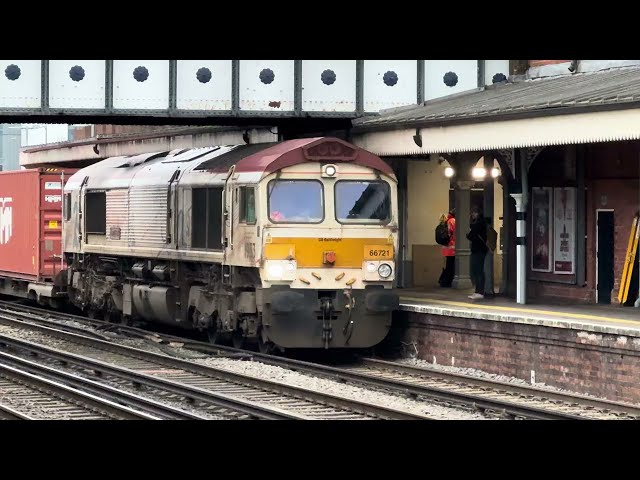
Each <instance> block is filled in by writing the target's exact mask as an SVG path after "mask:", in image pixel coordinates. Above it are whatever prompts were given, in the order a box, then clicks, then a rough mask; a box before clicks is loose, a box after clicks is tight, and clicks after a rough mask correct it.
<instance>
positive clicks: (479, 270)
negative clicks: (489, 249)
mask: <svg viewBox="0 0 640 480" xmlns="http://www.w3.org/2000/svg"><path fill="white" fill-rule="evenodd" d="M485 255H486V254H485V253H484V252H471V281H472V282H473V284H474V285H475V286H476V293H479V294H480V295H484V257H485Z"/></svg>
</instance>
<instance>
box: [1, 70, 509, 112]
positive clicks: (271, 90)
mask: <svg viewBox="0 0 640 480" xmlns="http://www.w3.org/2000/svg"><path fill="white" fill-rule="evenodd" d="M508 62H509V61H508V60H491V61H488V60H447V61H431V60H0V117H5V121H7V122H24V121H27V122H29V121H32V122H35V121H40V122H42V121H44V122H47V121H48V122H51V123H107V122H109V121H113V120H114V118H122V123H128V122H129V123H136V122H137V123H140V122H141V121H147V122H148V121H149V120H153V119H157V121H160V120H162V119H164V121H165V122H166V123H188V122H189V123H199V122H206V121H207V119H211V118H215V121H216V123H218V124H225V123H226V124H230V123H233V122H234V120H235V122H236V123H237V122H238V121H240V122H241V121H243V119H244V120H251V119H256V118H263V117H272V118H291V119H295V118H300V117H305V118H308V117H315V118H321V119H322V118H344V119H350V118H356V117H359V116H362V115H364V114H371V113H377V112H379V111H380V110H381V109H387V108H394V107H401V106H406V105H412V104H416V103H421V102H423V101H424V100H425V99H432V98H437V97H441V96H446V95H450V94H453V93H458V92H460V91H463V90H468V89H473V88H477V87H478V86H482V85H483V84H484V82H485V80H486V79H492V78H493V76H494V75H495V74H497V73H505V74H508ZM445 70H446V71H445ZM494 70H495V72H494ZM127 118H128V119H129V120H127ZM209 123H210V120H209Z"/></svg>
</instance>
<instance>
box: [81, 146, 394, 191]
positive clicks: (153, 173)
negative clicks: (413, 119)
mask: <svg viewBox="0 0 640 480" xmlns="http://www.w3.org/2000/svg"><path fill="white" fill-rule="evenodd" d="M305 162H321V163H353V164H356V165H362V166H365V167H369V168H373V169H376V170H378V171H380V172H382V173H384V174H386V175H389V176H391V177H394V178H395V175H394V173H393V170H392V169H391V167H390V166H389V165H388V164H387V163H386V162H384V161H383V160H382V159H381V158H380V157H378V156H377V155H374V154H373V153H371V152H368V151H366V150H364V149H362V148H359V147H357V146H355V145H352V144H350V143H347V142H345V141H343V140H340V139H338V138H334V137H319V138H304V139H296V140H287V141H284V142H278V143H259V144H252V145H226V146H216V147H203V148H190V149H182V150H174V151H171V152H155V153H144V154H140V155H133V156H126V157H112V158H108V159H106V160H103V161H101V162H98V163H96V164H94V165H91V166H89V167H86V168H84V169H82V170H80V171H79V172H78V173H77V174H76V175H74V176H73V177H72V178H70V179H69V187H72V186H73V185H74V184H75V183H78V184H79V183H80V182H82V180H83V179H84V178H85V177H86V176H89V177H90V180H89V184H88V186H91V187H93V188H105V187H107V185H106V184H105V182H106V183H107V184H108V185H109V187H111V188H114V187H117V186H122V187H124V186H125V185H126V184H129V182H130V181H132V179H133V178H134V177H135V180H133V181H134V183H135V184H140V183H147V182H153V178H154V177H155V179H156V180H160V181H161V177H162V178H163V177H164V176H167V175H168V176H171V175H172V174H173V173H174V171H175V170H176V169H177V168H179V169H181V170H182V171H183V172H185V173H186V172H188V171H191V172H194V173H195V172H207V173H213V174H221V175H223V176H226V174H227V172H228V171H229V169H230V168H231V167H232V166H234V165H235V172H236V173H253V174H258V175H259V176H258V178H261V177H263V176H265V175H268V174H270V173H273V172H275V171H277V170H280V169H283V168H286V167H289V166H292V165H297V164H300V163H305ZM143 170H144V173H143ZM145 179H146V181H145ZM98 184H102V185H103V186H99V185H98ZM120 184H121V185H120Z"/></svg>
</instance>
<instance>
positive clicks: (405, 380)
mask: <svg viewBox="0 0 640 480" xmlns="http://www.w3.org/2000/svg"><path fill="white" fill-rule="evenodd" d="M11 307H14V305H12V304H4V303H3V302H0V314H1V313H2V312H3V311H5V310H6V309H11ZM19 308H20V309H21V308H22V306H20V307H19ZM25 311H28V312H30V313H31V314H32V315H36V314H39V315H42V314H43V312H46V314H47V315H48V316H49V318H47V319H38V320H37V321H40V322H43V323H45V322H51V324H55V325H57V324H58V323H57V322H59V321H62V322H65V321H66V322H68V321H69V320H73V321H77V322H79V323H85V324H87V325H92V326H93V327H94V328H97V329H98V330H100V329H117V330H119V331H120V332H122V333H124V334H128V335H133V336H137V337H145V336H146V337H151V338H154V339H155V340H156V341H157V342H161V341H164V342H165V343H170V342H174V343H179V344H180V345H183V346H184V347H185V348H189V349H193V350H197V351H200V352H205V353H210V354H216V355H220V354H223V355H226V356H231V357H234V356H235V357H237V358H249V357H250V358H252V359H254V360H257V361H260V362H263V363H266V364H269V365H274V366H279V367H282V368H286V369H290V370H293V371H297V372H300V373H304V374H309V375H315V376H321V377H324V378H328V379H333V380H337V381H340V382H343V383H350V384H355V385H362V386H366V387H374V388H377V389H381V390H385V391H388V392H392V393H396V394H401V395H404V396H408V397H412V398H426V399H430V400H434V401H436V402H439V403H442V404H445V405H447V406H458V407H462V408H467V409H468V408H471V409H475V410H480V411H483V412H486V413H487V414H489V415H492V416H502V417H506V418H515V419H521V418H526V419H574V420H575V419H580V420H583V419H640V407H637V406H634V405H629V404H624V403H619V402H612V401H607V400H601V399H594V398H592V397H588V396H584V395H577V394H569V393H561V392H555V391H550V390H546V389H540V388H536V387H533V386H524V385H515V384H511V383H504V382H497V381H493V380H487V379H482V378H478V377H473V376H469V375H463V374H455V373H449V372H444V371H441V370H435V369H429V368H420V367H413V366H409V365H405V364H401V363H397V362H388V361H384V360H378V359H372V358H360V359H359V360H358V361H357V362H356V363H353V364H350V365H347V366H344V365H343V366H332V365H326V364H319V363H311V362H304V361H301V360H295V359H290V358H284V357H279V356H274V355H266V354H261V353H257V352H248V351H245V350H238V349H235V348H232V347H226V346H220V345H210V344H207V343H205V342H198V341H194V340H190V339H185V338H182V337H173V336H170V335H158V334H156V333H152V332H149V331H146V330H142V329H138V328H135V327H128V326H114V325H113V324H108V323H107V322H104V321H101V320H95V319H86V318H84V317H67V316H66V315H64V314H59V313H57V312H55V313H52V312H48V311H44V310H41V309H37V308H33V307H27V310H25ZM64 328H71V329H76V331H80V332H82V331H86V329H84V328H82V327H73V326H69V325H67V326H65V327H64Z"/></svg>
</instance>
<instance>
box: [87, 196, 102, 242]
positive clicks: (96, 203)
mask: <svg viewBox="0 0 640 480" xmlns="http://www.w3.org/2000/svg"><path fill="white" fill-rule="evenodd" d="M85 203H86V213H85V215H86V222H87V223H86V229H87V233H91V234H94V235H105V234H106V233H107V194H106V192H105V191H104V190H103V191H100V192H87V193H86V195H85Z"/></svg>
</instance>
